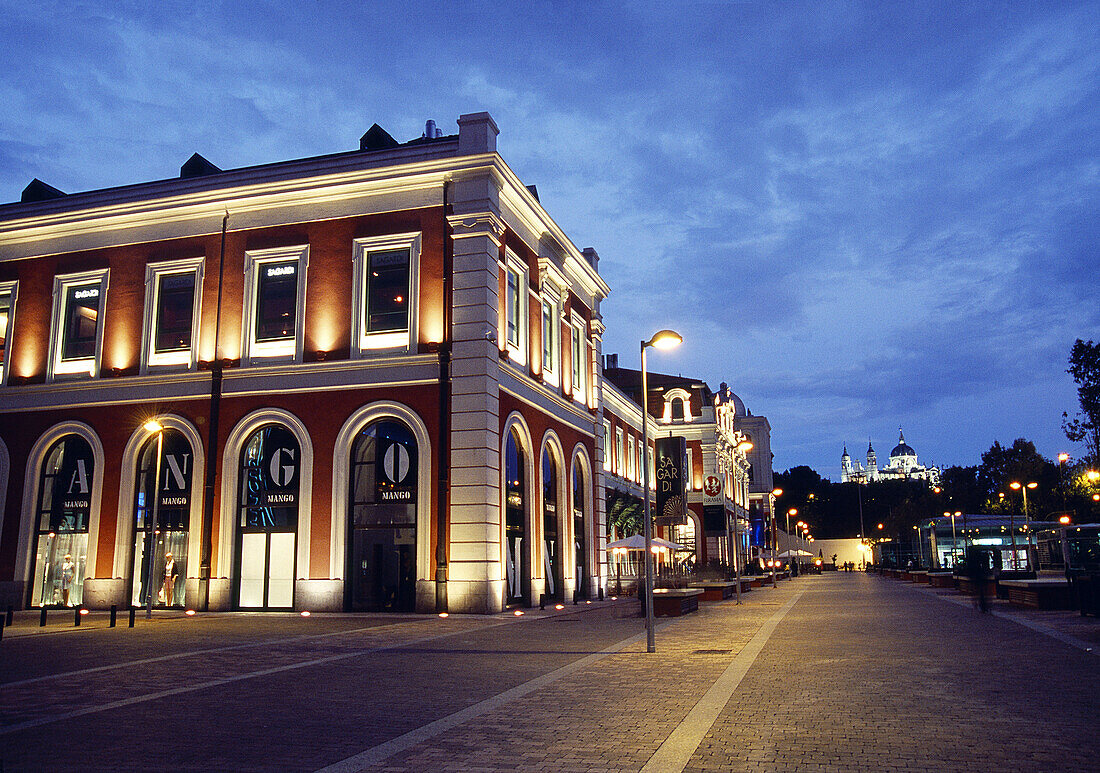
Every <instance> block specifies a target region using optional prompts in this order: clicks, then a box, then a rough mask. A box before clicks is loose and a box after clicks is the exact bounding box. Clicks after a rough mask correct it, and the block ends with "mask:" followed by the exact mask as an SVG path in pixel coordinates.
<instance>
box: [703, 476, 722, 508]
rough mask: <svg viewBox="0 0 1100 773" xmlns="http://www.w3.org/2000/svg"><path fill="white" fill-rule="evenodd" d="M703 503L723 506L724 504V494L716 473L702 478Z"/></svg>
mask: <svg viewBox="0 0 1100 773" xmlns="http://www.w3.org/2000/svg"><path fill="white" fill-rule="evenodd" d="M703 504H704V505H723V506H725V504H726V496H725V493H724V492H723V491H722V479H721V478H719V477H718V476H717V475H708V476H707V477H705V478H703Z"/></svg>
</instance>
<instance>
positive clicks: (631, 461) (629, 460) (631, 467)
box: [626, 435, 638, 481]
mask: <svg viewBox="0 0 1100 773" xmlns="http://www.w3.org/2000/svg"><path fill="white" fill-rule="evenodd" d="M636 464H637V456H635V454H634V436H633V435H630V436H628V437H627V439H626V477H628V478H630V480H633V481H637V480H638V470H637V467H636Z"/></svg>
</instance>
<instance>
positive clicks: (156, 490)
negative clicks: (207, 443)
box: [145, 419, 164, 620]
mask: <svg viewBox="0 0 1100 773" xmlns="http://www.w3.org/2000/svg"><path fill="white" fill-rule="evenodd" d="M145 429H146V430H147V431H149V432H155V433H156V435H157V461H156V464H155V465H154V469H155V470H156V472H155V477H154V479H153V520H152V522H151V523H149V524H147V527H146V528H147V529H148V531H149V541H148V542H149V547H148V548H146V550H147V552H146V557H147V559H148V561H149V571H148V572H146V575H145V578H146V579H145V619H146V620H149V619H151V618H152V617H153V572H154V569H155V564H156V557H157V515H158V513H159V510H160V457H161V451H162V450H163V449H164V426H163V425H162V424H161V423H160V422H159V421H157V420H156V419H150V420H149V421H147V422H145Z"/></svg>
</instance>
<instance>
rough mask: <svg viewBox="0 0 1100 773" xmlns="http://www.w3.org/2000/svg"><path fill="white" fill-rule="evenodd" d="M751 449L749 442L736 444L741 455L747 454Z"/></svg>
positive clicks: (750, 442)
mask: <svg viewBox="0 0 1100 773" xmlns="http://www.w3.org/2000/svg"><path fill="white" fill-rule="evenodd" d="M752 449H753V445H752V441H751V440H742V441H741V442H740V443H738V444H737V450H738V451H740V452H741V453H743V454H747V453H748V452H749V451H751V450H752Z"/></svg>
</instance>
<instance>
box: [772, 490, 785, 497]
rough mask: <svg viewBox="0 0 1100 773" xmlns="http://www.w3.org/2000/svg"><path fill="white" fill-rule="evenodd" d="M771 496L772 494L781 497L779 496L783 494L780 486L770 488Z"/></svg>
mask: <svg viewBox="0 0 1100 773" xmlns="http://www.w3.org/2000/svg"><path fill="white" fill-rule="evenodd" d="M772 496H773V497H781V496H783V489H781V488H773V489H772Z"/></svg>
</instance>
